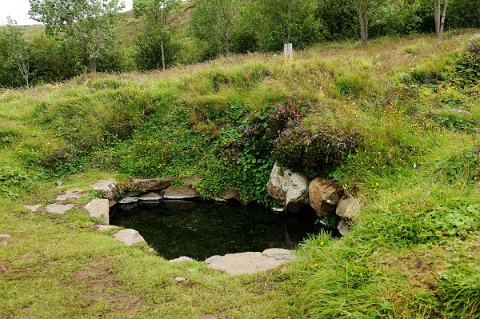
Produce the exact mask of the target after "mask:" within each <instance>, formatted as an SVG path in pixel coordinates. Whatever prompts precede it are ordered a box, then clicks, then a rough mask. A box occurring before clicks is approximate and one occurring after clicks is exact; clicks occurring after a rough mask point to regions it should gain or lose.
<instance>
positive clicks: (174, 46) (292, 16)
mask: <svg viewBox="0 0 480 319" xmlns="http://www.w3.org/2000/svg"><path fill="white" fill-rule="evenodd" d="M30 5H31V11H30V15H31V17H32V18H33V19H34V20H36V21H39V22H41V23H43V24H44V25H45V34H41V35H37V36H34V37H31V38H30V39H28V40H27V39H25V36H24V35H23V33H22V30H21V28H20V27H18V26H16V23H15V21H13V20H10V21H9V22H8V25H7V26H4V27H1V28H0V87H19V86H30V85H32V84H37V83H42V82H55V81H61V80H64V79H68V78H71V77H73V76H75V75H78V74H81V73H84V72H97V71H101V72H115V71H126V70H131V69H138V70H152V69H166V68H169V67H172V66H174V65H178V64H187V63H195V62H201V61H203V60H206V59H210V58H214V57H216V56H219V55H228V54H231V53H247V52H256V51H261V52H270V51H278V50H280V49H281V48H282V46H283V43H286V42H292V43H293V44H294V46H295V48H297V49H301V48H305V47H307V46H309V45H312V44H316V43H322V42H326V41H337V40H348V39H356V38H361V40H362V42H363V44H364V45H366V43H367V41H368V39H369V38H371V37H378V36H384V35H407V34H412V33H425V32H436V33H437V35H438V36H439V37H441V34H442V32H443V30H444V29H447V30H449V29H454V28H469V27H480V5H478V0H191V1H189V2H188V1H187V2H185V1H180V0H134V8H133V13H134V16H135V17H136V18H137V19H138V22H137V23H140V24H141V25H142V33H141V34H140V35H136V34H132V35H129V36H136V37H137V39H136V45H135V49H134V50H126V49H125V47H122V44H121V43H120V41H119V40H118V39H117V36H118V34H117V33H116V30H115V26H116V20H117V19H118V18H119V13H120V10H121V9H122V8H123V4H122V2H121V0H62V1H60V0H30ZM131 51H133V52H131ZM129 61H133V63H131V62H130V63H129Z"/></svg>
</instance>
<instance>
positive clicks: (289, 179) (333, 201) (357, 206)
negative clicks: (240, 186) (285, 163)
mask: <svg viewBox="0 0 480 319" xmlns="http://www.w3.org/2000/svg"><path fill="white" fill-rule="evenodd" d="M267 191H268V194H269V195H270V197H272V198H273V199H274V200H275V202H276V203H277V204H278V205H280V206H281V207H282V208H283V209H284V210H287V211H289V212H293V213H297V212H299V211H300V210H302V209H305V208H308V207H310V208H311V209H313V211H315V213H316V214H317V215H318V216H319V217H324V216H335V215H337V216H338V217H339V218H340V222H339V223H338V225H337V229H338V231H339V232H340V234H341V235H342V236H345V235H346V234H347V233H348V232H349V230H350V225H351V224H352V222H353V221H354V220H355V218H356V217H357V216H358V214H359V213H360V211H361V203H360V201H359V200H358V199H357V198H354V197H351V196H348V195H346V194H345V192H344V190H343V188H342V187H341V186H340V185H339V184H338V183H336V182H335V181H333V180H328V179H323V178H321V177H316V178H314V179H313V180H312V181H310V182H309V181H308V179H307V177H306V176H305V175H304V174H302V173H297V172H292V171H290V170H288V169H285V168H282V167H281V166H279V165H278V164H275V166H274V167H273V170H272V173H271V174H270V180H269V181H268V184H267Z"/></svg>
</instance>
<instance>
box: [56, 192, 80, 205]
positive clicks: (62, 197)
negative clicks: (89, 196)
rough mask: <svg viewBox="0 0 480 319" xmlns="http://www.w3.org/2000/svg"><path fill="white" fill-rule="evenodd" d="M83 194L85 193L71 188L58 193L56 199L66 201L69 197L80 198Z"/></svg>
mask: <svg viewBox="0 0 480 319" xmlns="http://www.w3.org/2000/svg"><path fill="white" fill-rule="evenodd" d="M85 195H86V194H83V193H81V192H80V191H78V190H75V189H71V190H68V191H65V192H63V193H62V194H60V195H58V196H57V198H56V200H58V201H60V202H63V201H67V200H70V199H80V198H82V197H84V196H85Z"/></svg>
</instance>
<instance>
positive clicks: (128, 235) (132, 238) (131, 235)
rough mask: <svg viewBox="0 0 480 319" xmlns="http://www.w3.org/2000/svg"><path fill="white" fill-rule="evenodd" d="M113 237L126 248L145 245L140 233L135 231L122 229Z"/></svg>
mask: <svg viewBox="0 0 480 319" xmlns="http://www.w3.org/2000/svg"><path fill="white" fill-rule="evenodd" d="M113 237H114V238H115V239H116V240H118V241H119V242H122V243H124V244H125V245H127V246H132V245H135V244H143V243H146V242H145V239H143V237H142V236H141V235H140V233H139V232H138V231H136V230H135V229H122V230H121V231H119V232H118V233H116V234H115V235H113Z"/></svg>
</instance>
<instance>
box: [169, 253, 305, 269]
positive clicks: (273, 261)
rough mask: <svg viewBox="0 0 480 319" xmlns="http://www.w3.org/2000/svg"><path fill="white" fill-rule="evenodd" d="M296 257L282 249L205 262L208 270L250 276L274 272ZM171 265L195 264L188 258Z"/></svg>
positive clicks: (226, 256)
mask: <svg viewBox="0 0 480 319" xmlns="http://www.w3.org/2000/svg"><path fill="white" fill-rule="evenodd" d="M296 258H297V257H296V255H295V254H294V253H293V252H292V251H290V250H288V249H282V248H270V249H266V250H264V251H263V252H244V253H236V254H226V255H224V256H212V257H210V258H207V259H206V260H205V264H206V266H207V268H209V269H214V270H218V271H221V272H225V273H227V274H229V275H250V274H256V273H259V272H262V271H268V270H273V269H276V268H278V267H280V266H281V265H283V264H285V263H286V262H288V261H292V260H295V259H296ZM170 262H171V263H188V262H195V260H194V259H192V258H190V257H186V256H182V257H179V258H175V259H172V260H170Z"/></svg>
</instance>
